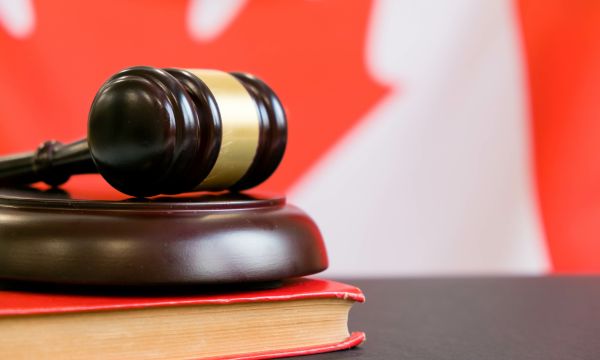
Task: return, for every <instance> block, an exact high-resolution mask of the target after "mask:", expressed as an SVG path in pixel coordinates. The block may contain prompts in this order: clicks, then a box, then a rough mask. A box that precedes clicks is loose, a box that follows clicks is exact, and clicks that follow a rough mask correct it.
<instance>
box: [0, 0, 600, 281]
mask: <svg viewBox="0 0 600 360" xmlns="http://www.w3.org/2000/svg"><path fill="white" fill-rule="evenodd" d="M598 35H600V5H599V4H596V3H595V2H569V1H555V2H544V1H527V0H522V1H521V2H512V1H506V0H494V1H486V2H482V1H475V0H457V1H452V2H441V1H422V2H414V1H408V0H403V1H394V0H380V1H373V2H372V1H344V0H322V1H286V2H281V1H267V0H263V1H245V0H227V1H217V0H215V1H210V0H191V1H171V2H163V1H141V0H137V1H127V2H118V1H114V0H113V1H89V2H83V1H74V0H60V1H53V2H50V1H30V0H19V1H11V0H0V152H1V153H9V152H13V151H22V150H28V149H31V148H34V147H35V146H36V145H37V144H38V143H39V142H41V141H42V140H46V139H51V138H54V139H59V140H64V141H69V140H74V139H77V138H79V137H81V136H84V134H85V132H86V118H87V111H88V108H89V106H90V103H91V101H92V98H93V96H94V94H95V92H96V90H97V89H98V88H99V86H100V85H101V84H102V82H103V81H104V80H105V79H106V78H108V77H109V76H110V75H111V74H113V73H114V72H116V71H118V70H120V69H122V68H124V67H127V66H132V65H151V66H158V67H181V68H200V67H208V68H219V69H224V70H231V71H233V70H241V71H246V72H251V73H254V74H257V75H258V76H259V77H261V78H263V79H264V80H265V81H267V82H268V83H269V84H271V85H272V87H273V88H274V89H275V90H276V92H277V93H278V94H279V95H280V97H281V99H282V101H283V103H284V105H285V106H286V110H287V112H288V117H289V127H290V138H289V148H288V152H287V154H286V157H285V159H284V162H283V163H282V165H281V166H280V169H279V170H278V171H277V172H276V174H275V175H274V176H273V178H272V179H270V180H269V181H268V182H267V183H265V184H264V185H263V186H261V189H262V190H269V191H277V192H286V193H287V194H288V195H289V197H290V199H291V201H292V202H294V203H296V204H298V205H299V206H301V207H302V208H304V209H305V210H307V212H309V213H310V214H311V215H312V216H313V217H314V218H315V219H316V221H317V223H318V224H319V225H320V227H321V229H322V231H323V234H324V236H325V239H326V242H327V245H328V249H329V253H330V258H331V269H330V270H329V271H330V275H396V274H430V273H486V272H488V273H489V272H519V273H539V272H545V271H549V270H550V271H557V272H592V271H599V270H600V191H598V190H596V188H597V187H599V188H600V185H596V184H600V181H597V180H598V177H600V155H597V154H598V152H597V151H596V148H595V145H596V144H597V143H598V141H597V140H600V121H598V120H599V119H600V116H598V115H600V110H599V107H598V104H600V103H598V100H597V98H598V94H600V91H598V90H600V89H599V87H600V43H598V42H597V41H596V39H597V38H598ZM0 226H1V224H0Z"/></svg>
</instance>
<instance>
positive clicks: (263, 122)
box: [88, 67, 287, 196]
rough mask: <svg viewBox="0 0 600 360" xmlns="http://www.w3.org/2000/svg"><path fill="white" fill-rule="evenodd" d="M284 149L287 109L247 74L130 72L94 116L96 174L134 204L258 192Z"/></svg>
mask: <svg viewBox="0 0 600 360" xmlns="http://www.w3.org/2000/svg"><path fill="white" fill-rule="evenodd" d="M286 141H287V123H286V117H285V112H284V110H283V107H282V105H281V102H280V101H279V99H278V98H277V96H276V95H275V93H274V92H273V91H272V90H271V89H270V88H269V87H268V86H267V85H266V84H265V83H264V82H262V81H261V80H259V79H257V78H256V77H254V76H252V75H248V74H243V73H227V72H221V71H215V70H181V69H157V68H151V67H132V68H128V69H125V70H123V71H121V72H119V73H117V74H116V75H114V76H113V77H111V78H110V79H109V80H108V81H107V82H106V83H105V84H104V85H103V86H102V88H101V89H100V90H99V91H98V94H97V95H96V97H95V98H94V102H93V103H92V107H91V110H90V113H89V126H88V143H89V148H90V153H91V156H92V158H93V160H94V163H95V164H96V167H97V169H98V171H99V172H100V174H101V175H102V176H103V177H104V178H105V179H106V181H108V182H109V183H110V184H111V185H112V186H113V187H115V188H116V189H118V190H120V191H122V192H124V193H126V194H130V195H134V196H152V195H158V194H175V193H181V192H188V191H200V190H225V189H230V190H243V189H247V188H250V187H253V186H256V185H258V184H260V183H261V182H263V181H264V180H266V179H267V178H268V177H269V176H270V175H271V174H272V173H273V171H275V169H276V168H277V166H278V165H279V163H280V161H281V158H282V157H283V153H284V151H285V146H286Z"/></svg>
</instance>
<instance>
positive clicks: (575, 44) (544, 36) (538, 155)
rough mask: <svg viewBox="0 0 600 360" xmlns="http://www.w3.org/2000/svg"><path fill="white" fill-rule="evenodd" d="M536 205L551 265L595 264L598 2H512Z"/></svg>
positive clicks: (580, 267) (598, 253)
mask: <svg viewBox="0 0 600 360" xmlns="http://www.w3.org/2000/svg"><path fill="white" fill-rule="evenodd" d="M518 10H519V15H520V18H521V23H522V33H523V39H524V45H525V46H524V48H525V54H526V61H527V71H528V80H529V87H530V97H531V116H532V119H533V140H534V155H535V173H536V177H537V188H538V191H539V206H540V209H541V215H542V221H543V225H544V229H545V233H546V237H547V240H548V248H549V250H550V257H551V261H552V264H553V267H554V270H555V271H557V272H598V271H600V41H599V39H600V2H597V1H569V0H562V1H544V0H537V1H530V0H522V1H519V3H518Z"/></svg>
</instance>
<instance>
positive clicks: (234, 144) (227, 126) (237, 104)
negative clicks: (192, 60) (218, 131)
mask: <svg viewBox="0 0 600 360" xmlns="http://www.w3.org/2000/svg"><path fill="white" fill-rule="evenodd" d="M188 71H189V72H191V73H192V74H194V75H195V76H197V77H198V78H200V80H202V81H203V82H204V83H205V84H206V85H207V86H208V88H209V89H210V91H211V93H212V94H213V96H214V98H215V101H216V103H217V107H218V108H219V114H220V115H221V128H222V137H221V148H220V150H219V154H218V155H217V160H216V162H215V165H214V166H213V168H212V170H211V171H210V172H209V174H208V176H207V177H206V179H204V181H203V182H202V183H201V184H200V185H199V186H198V188H197V189H199V190H200V189H215V188H219V189H221V188H227V187H229V186H232V185H233V184H235V183H236V182H237V181H239V180H240V179H241V178H242V176H244V174H245V173H246V172H247V171H248V168H249V167H250V165H252V161H253V160H254V156H255V155H256V149H257V147H258V141H259V130H260V128H259V126H260V123H259V121H260V119H259V114H258V108H257V106H256V104H255V102H254V100H253V99H252V97H251V96H250V94H249V93H248V91H246V89H245V88H244V86H243V85H242V83H240V82H239V81H238V80H237V79H236V78H235V77H234V76H233V75H231V74H229V73H226V72H223V71H217V70H188Z"/></svg>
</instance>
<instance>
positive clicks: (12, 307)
mask: <svg viewBox="0 0 600 360" xmlns="http://www.w3.org/2000/svg"><path fill="white" fill-rule="evenodd" d="M320 298H321V299H322V298H340V299H348V300H352V301H356V302H364V301H365V297H364V295H363V293H362V292H361V291H360V289H358V288H356V287H354V286H351V285H347V284H343V283H340V282H335V281H329V280H321V279H311V278H299V279H294V280H290V281H286V282H285V283H284V284H283V286H281V287H279V288H275V289H267V290H254V291H246V292H230V293H227V294H209V295H181V296H180V295H177V296H164V297H160V296H152V297H141V296H139V297H138V296H129V295H128V296H123V297H119V296H98V295H93V296H90V295H75V294H54V293H52V294H49V293H33V292H23V291H13V290H1V288H0V319H1V318H2V317H6V316H23V315H42V314H59V313H79V312H90V311H95V312H97V311H114V310H126V309H145V308H156V307H169V306H182V305H219V304H221V305H223V304H235V303H253V302H273V301H288V300H301V299H320ZM364 340H365V334H364V333H362V332H353V333H351V334H350V336H349V337H348V338H347V339H345V340H344V341H341V342H337V343H333V344H322V345H318V346H314V347H307V348H294V349H286V350H279V351H273V352H261V353H250V354H242V355H240V354H237V355H235V356H233V357H229V358H230V359H233V358H235V359H272V358H279V357H288V356H298V355H308V354H316V353H321V352H329V351H335V350H342V349H348V348H351V347H354V346H357V345H359V344H361V343H362V342H363V341H364ZM220 358H223V357H220Z"/></svg>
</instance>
